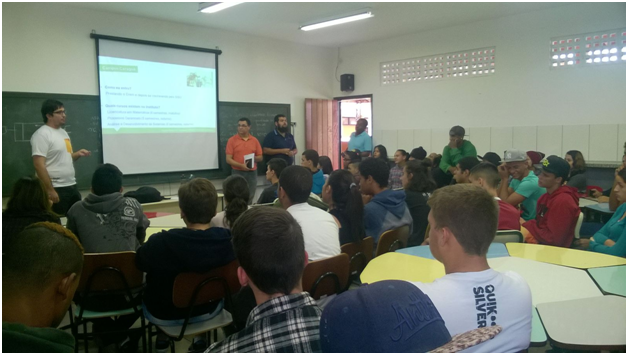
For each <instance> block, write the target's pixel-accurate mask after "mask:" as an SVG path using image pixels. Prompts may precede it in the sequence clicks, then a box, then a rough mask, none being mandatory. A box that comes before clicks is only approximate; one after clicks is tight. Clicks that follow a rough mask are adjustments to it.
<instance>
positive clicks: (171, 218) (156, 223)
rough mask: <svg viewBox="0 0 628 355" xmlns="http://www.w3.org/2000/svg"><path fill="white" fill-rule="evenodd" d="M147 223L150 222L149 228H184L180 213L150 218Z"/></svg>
mask: <svg viewBox="0 0 628 355" xmlns="http://www.w3.org/2000/svg"><path fill="white" fill-rule="evenodd" d="M149 221H150V226H151V227H153V228H162V227H169V228H183V227H185V222H183V219H181V214H180V213H176V214H171V215H168V216H162V217H156V218H150V219H149Z"/></svg>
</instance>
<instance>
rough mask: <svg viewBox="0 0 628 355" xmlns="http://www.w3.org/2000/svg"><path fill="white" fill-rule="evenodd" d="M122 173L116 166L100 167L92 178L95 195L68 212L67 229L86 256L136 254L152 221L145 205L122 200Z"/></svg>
mask: <svg viewBox="0 0 628 355" xmlns="http://www.w3.org/2000/svg"><path fill="white" fill-rule="evenodd" d="M122 190H123V188H122V172H121V171H120V170H119V169H118V168H117V167H116V166H115V165H113V164H103V165H101V166H99V167H98V168H97V169H96V171H94V175H92V193H90V194H89V195H87V197H85V199H83V201H80V202H77V203H75V204H74V205H72V207H70V210H68V214H67V216H68V223H67V227H68V229H69V230H71V231H72V232H73V233H74V234H76V236H77V237H78V238H79V240H80V241H81V244H82V245H83V248H85V252H86V253H112V252H119V251H136V250H137V249H138V248H139V247H140V245H141V244H142V243H144V238H145V237H146V228H147V227H148V226H149V225H150V221H149V220H148V218H146V216H145V215H144V212H143V211H142V205H141V204H140V203H139V202H137V200H136V199H134V198H132V197H124V196H122Z"/></svg>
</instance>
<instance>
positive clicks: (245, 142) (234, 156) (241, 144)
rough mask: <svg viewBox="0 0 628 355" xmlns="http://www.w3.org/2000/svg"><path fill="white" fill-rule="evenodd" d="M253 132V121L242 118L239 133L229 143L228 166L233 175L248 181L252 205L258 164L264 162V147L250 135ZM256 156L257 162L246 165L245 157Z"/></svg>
mask: <svg viewBox="0 0 628 355" xmlns="http://www.w3.org/2000/svg"><path fill="white" fill-rule="evenodd" d="M250 131H251V121H250V120H249V119H248V118H245V117H242V118H240V119H239V120H238V133H237V134H235V135H233V136H232V137H231V138H229V141H227V148H226V149H225V152H226V153H227V164H229V165H231V168H232V169H233V170H231V174H232V175H240V176H242V177H243V178H245V179H246V182H247V183H248V185H249V201H248V204H249V205H250V204H251V202H253V197H254V196H255V190H256V189H257V163H259V162H260V161H262V158H263V157H262V147H261V146H260V145H259V141H258V140H257V138H255V137H253V136H252V135H250V134H249V132H250ZM249 154H254V156H255V158H254V160H255V162H249V163H246V162H245V161H244V157H245V156H246V155H249Z"/></svg>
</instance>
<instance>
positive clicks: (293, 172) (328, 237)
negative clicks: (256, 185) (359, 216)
mask: <svg viewBox="0 0 628 355" xmlns="http://www.w3.org/2000/svg"><path fill="white" fill-rule="evenodd" d="M311 189H312V174H311V173H310V171H309V170H308V169H306V168H304V167H302V166H297V165H292V166H289V167H287V168H285V169H284V171H282V172H281V176H280V177H279V201H281V205H282V206H283V208H284V209H285V210H286V211H288V212H289V213H290V214H291V215H292V217H294V219H296V220H297V222H299V225H300V226H301V229H302V230H303V239H304V240H305V251H307V253H308V255H309V256H310V260H318V259H323V258H329V257H331V256H335V255H338V254H340V242H339V240H338V224H337V223H336V221H335V220H334V217H332V216H331V215H330V214H329V213H327V212H325V211H323V210H321V209H320V208H316V207H313V206H310V205H309V204H308V203H307V200H308V196H310V190H311Z"/></svg>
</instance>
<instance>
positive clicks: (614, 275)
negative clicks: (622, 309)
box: [587, 265, 626, 297]
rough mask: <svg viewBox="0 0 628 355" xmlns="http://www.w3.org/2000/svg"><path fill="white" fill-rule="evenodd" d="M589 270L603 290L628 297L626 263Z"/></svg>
mask: <svg viewBox="0 0 628 355" xmlns="http://www.w3.org/2000/svg"><path fill="white" fill-rule="evenodd" d="M587 272H588V273H589V275H591V277H592V278H593V280H594V281H595V283H596V284H597V285H598V286H599V287H600V289H601V290H602V292H604V293H607V294H608V293H612V294H615V295H620V296H624V297H626V265H620V266H609V267H600V268H594V269H588V270H587Z"/></svg>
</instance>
